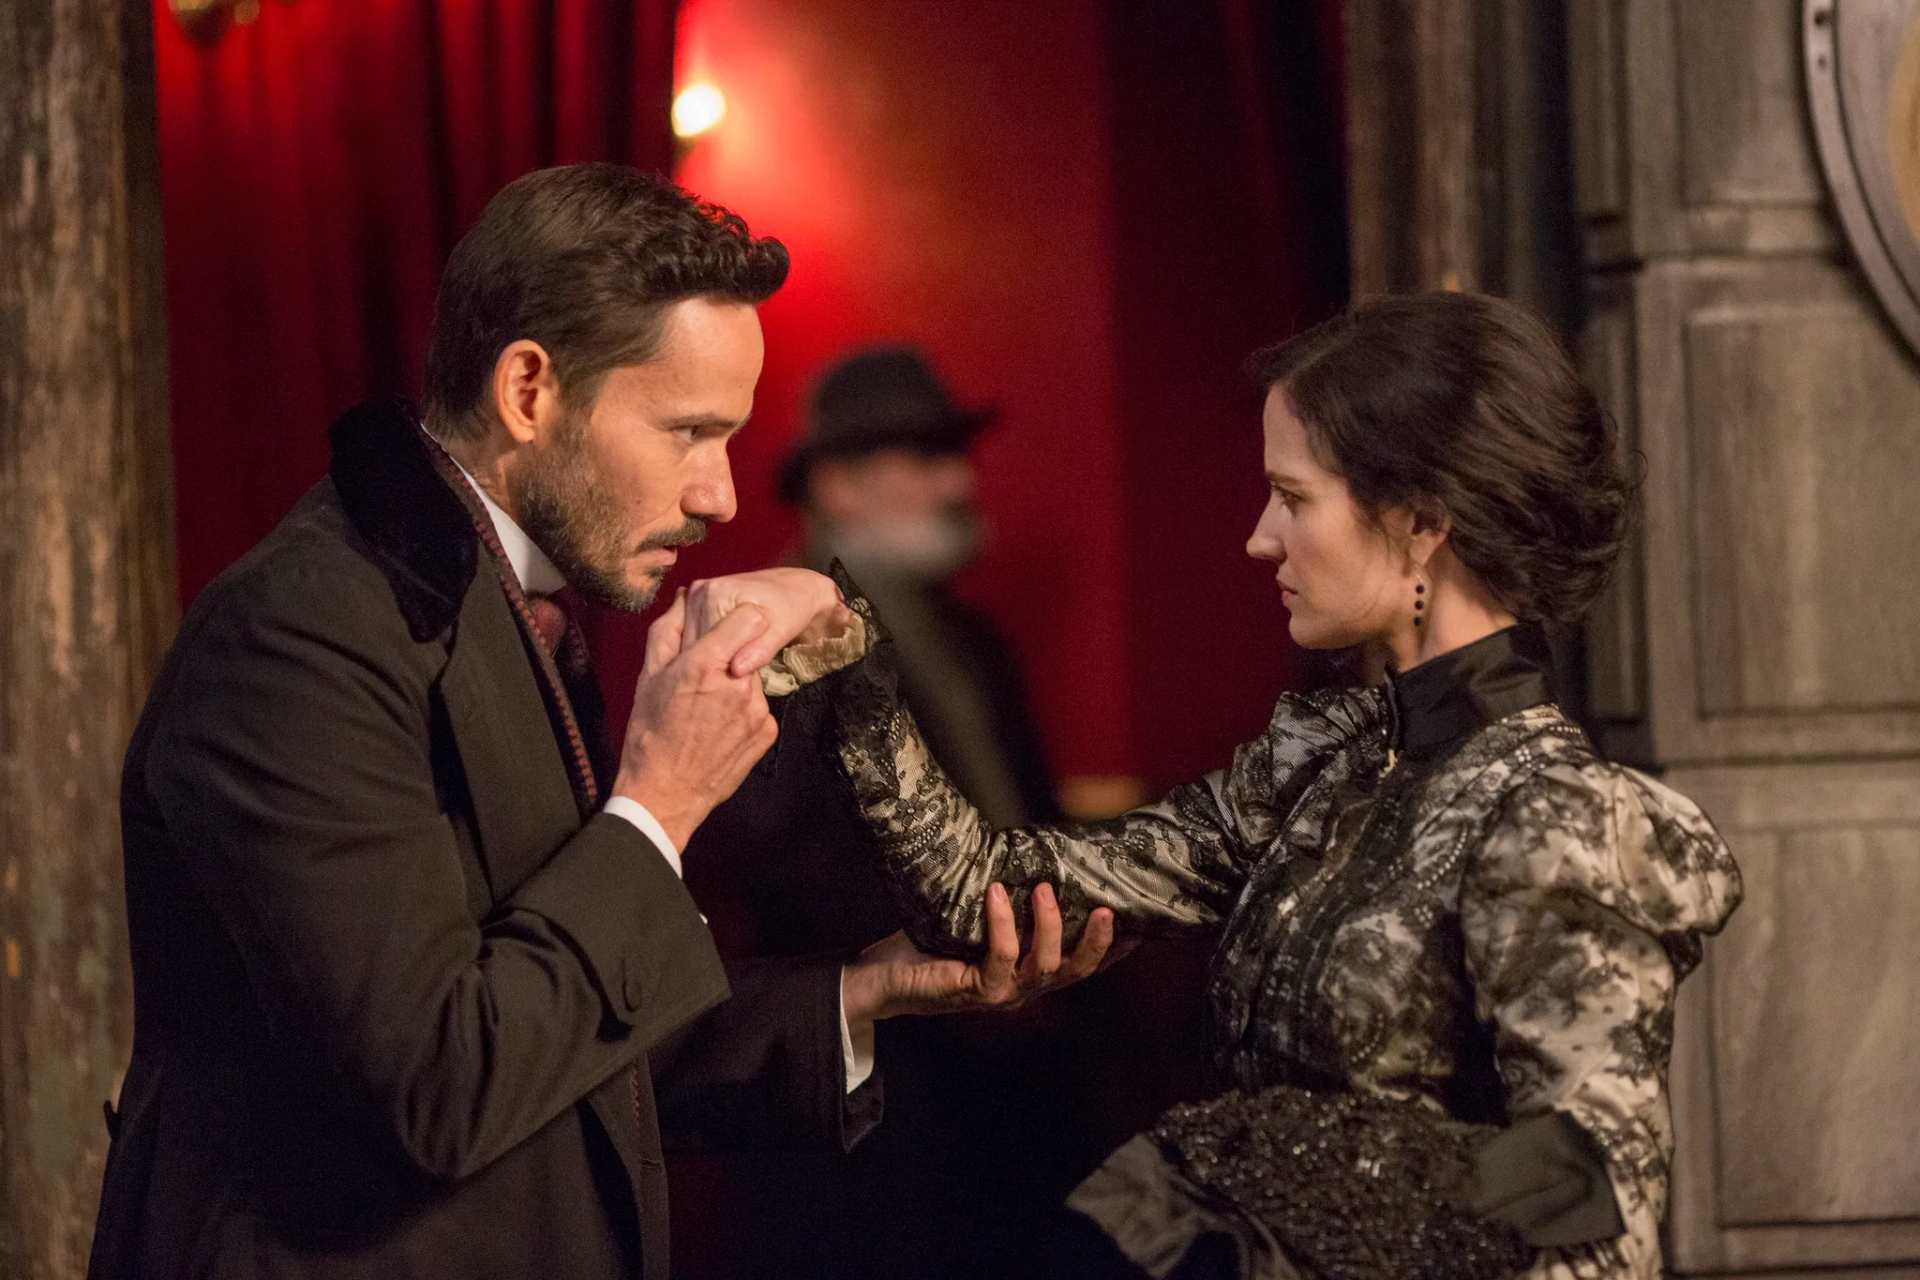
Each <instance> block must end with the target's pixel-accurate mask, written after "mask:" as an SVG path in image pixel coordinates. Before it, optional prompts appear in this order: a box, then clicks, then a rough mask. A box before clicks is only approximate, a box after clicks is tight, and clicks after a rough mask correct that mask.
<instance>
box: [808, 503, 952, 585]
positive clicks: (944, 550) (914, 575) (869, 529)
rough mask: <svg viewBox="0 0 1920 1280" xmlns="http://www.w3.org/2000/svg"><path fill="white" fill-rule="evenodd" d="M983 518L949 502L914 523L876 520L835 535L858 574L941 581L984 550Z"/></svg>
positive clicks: (838, 550)
mask: <svg viewBox="0 0 1920 1280" xmlns="http://www.w3.org/2000/svg"><path fill="white" fill-rule="evenodd" d="M980 541H981V528H980V516H979V514H978V513H977V512H976V510H975V509H974V507H973V504H972V503H967V502H956V503H949V504H948V505H946V506H943V507H941V508H939V509H938V510H936V511H932V512H929V513H928V514H927V515H925V516H923V517H920V518H919V519H914V520H875V521H870V522H867V523H864V524H860V525H851V526H846V527H843V528H840V529H836V530H835V531H834V536H833V542H834V547H835V550H836V551H837V552H838V554H840V555H841V556H843V557H845V558H846V561H847V564H848V565H849V566H850V567H853V568H854V569H855V572H856V573H857V572H858V571H859V570H861V569H864V570H866V571H867V572H869V573H879V574H885V575H886V576H888V577H891V578H905V579H909V580H912V581H915V582H938V581H940V580H942V579H944V578H946V577H948V576H950V575H951V574H953V573H955V572H957V571H958V570H959V569H960V568H961V567H962V566H963V565H965V564H966V563H967V562H968V561H969V560H971V559H973V557H974V556H975V555H976V554H977V553H978V552H979V550H980Z"/></svg>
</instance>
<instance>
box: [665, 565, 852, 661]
mask: <svg viewBox="0 0 1920 1280" xmlns="http://www.w3.org/2000/svg"><path fill="white" fill-rule="evenodd" d="M748 604H750V605H754V606H755V607H757V608H758V609H759V610H760V611H761V612H762V613H764V614H766V615H767V623H768V625H767V628H766V630H765V631H762V632H760V633H759V634H758V635H756V636H755V637H753V638H752V639H750V640H748V641H747V642H746V643H745V644H744V645H742V646H741V648H740V649H739V651H738V652H736V653H735V654H734V655H733V659H732V662H731V664H730V666H729V667H728V672H729V674H731V675H734V676H744V675H751V674H752V673H753V672H755V671H758V670H759V669H760V668H761V667H764V666H766V665H767V663H769V662H771V661H773V657H774V655H775V654H777V653H779V652H780V651H781V650H782V649H784V648H786V647H787V646H788V645H790V644H793V643H795V642H798V643H801V644H808V643H812V642H813V641H816V640H826V639H831V638H833V637H835V636H841V635H845V634H846V632H847V629H848V628H849V627H851V626H852V625H853V611H852V610H851V609H849V608H847V605H846V602H845V601H844V600H842V599H841V598H840V588H839V587H837V586H835V585H834V583H833V579H831V578H829V577H827V576H826V575H825V574H819V573H815V572H814V571H813V570H811V569H761V570H759V571H757V572H754V573H735V574H729V575H728V576H727V577H724V578H706V579H703V580H701V581H699V582H696V583H694V584H693V586H692V587H691V588H689V589H688V591H687V612H686V625H685V633H684V635H683V636H682V639H681V644H682V646H683V647H684V646H692V645H695V644H697V643H699V641H700V638H701V637H702V636H705V635H706V634H707V633H708V632H710V631H712V630H713V629H714V628H715V627H718V626H719V625H720V622H721V620H722V619H724V618H725V617H726V616H727V615H728V614H730V613H732V612H733V611H734V610H735V609H738V608H739V607H740V606H742V605H748Z"/></svg>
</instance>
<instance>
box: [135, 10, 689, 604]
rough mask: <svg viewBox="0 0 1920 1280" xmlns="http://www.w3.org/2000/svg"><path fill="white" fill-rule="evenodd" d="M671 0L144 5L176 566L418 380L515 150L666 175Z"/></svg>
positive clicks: (193, 566)
mask: <svg viewBox="0 0 1920 1280" xmlns="http://www.w3.org/2000/svg"><path fill="white" fill-rule="evenodd" d="M674 7H675V6H674V3H673V0H267V3H266V4H264V5H263V6H261V11H260V15H259V17H258V19H257V20H255V21H254V22H252V23H250V24H248V25H245V26H232V27H230V28H229V29H228V30H227V31H226V32H225V33H224V34H223V35H222V36H221V37H220V38H219V39H218V40H217V41H216V42H215V43H213V44H211V45H201V44H198V43H195V42H194V41H193V40H191V39H189V38H188V37H187V35H186V33H185V32H183V31H182V30H181V28H180V26H179V24H178V23H176V22H175V20H174V18H173V16H172V14H171V13H170V12H169V10H168V6H167V3H166V0H154V22H155V28H156V32H157V49H156V54H157V64H158V65H157V71H158V80H159V98H160V147H161V187H162V205H163V220H164V224H165V232H166V253H167V289H168V308H167V310H168V338H169V341H170V343H171V370H172V379H173V385H172V408H173V434H174V454H175V466H174V473H175V477H176V486H177V488H176V494H177V498H178V503H177V509H178V517H177V519H178V533H179V547H180V584H181V590H182V597H183V598H184V599H191V598H192V596H193V595H194V594H195V593H196V592H198V591H199V590H200V588H201V587H203V586H204V585H205V584H206V583H207V581H208V580H209V579H210V578H212V577H213V576H214V575H215V574H216V573H218V572H219V571H220V570H221V569H222V568H224V567H225V566H226V565H227V564H229V563H230V562H232V561H233V560H234V559H235V558H236V557H238V556H239V555H241V554H242V553H243V552H245V551H246V549H247V548H248V547H250V546H252V545H253V544H254V543H255V542H256V541H258V540H259V539H260V538H261V537H262V536H263V535H265V533H266V532H267V531H268V530H269V529H271V528H272V527H273V525H274V523H275V522H276V521H277V520H278V519H279V518H280V517H281V516H282V515H283V514H285V512H286V510H287V508H288V507H289V506H291V505H292V503H293V501H294V499H295V498H297V497H298V496H299V495H300V493H301V492H303V491H304V490H305V489H306V488H307V486H309V485H310V484H312V483H313V481H314V480H316V479H317V478H318V477H319V476H320V475H321V474H322V473H323V472H324V471H325V469H326V460H327V445H326V424H327V423H328V421H330V420H331V418H332V417H333V415H335V414H336V413H338V412H339V411H340V410H342V409H344V408H345V407H347V406H348V405H350V404H353V403H354V402H355V401H357V400H360V399H362V398H363V397H365V396H367V395H369V394H372V393H374V392H379V391H399V392H402V393H405V394H408V395H416V396H417V394H418V390H419V380H420V374H421V368H422V364H423V361H424V359H425V353H426V338H427V330H428V326H429V323H430V321H431V319H432V314H433V296H434V288H435V285H436V283H437V281H438V279H439V275H440V268H441V264H442V263H443V262H444V261H445V259H446V255H447V253H448V252H449V251H450V250H451V249H452V248H453V245H454V242H455V241H456V240H457V239H458V238H459V236H460V233H461V232H462V231H463V230H465V228H466V227H467V226H468V225H469V224H470V223H471V222H472V221H473V219H474V218H475V217H476V216H477V215H478V213H479V211H480V208H481V206H482V205H484V204H485V203H486V200H487V198H488V197H489V196H491V195H492V194H493V193H494V192H495V191H497V190H498V189H499V188H500V186H501V185H502V184H504V183H506V182H508V181H509V180H511V179H513V178H514V177H517V176H518V175H520V174H522V173H525V172H526V171H527V170H529V169H534V168H538V167H540V166H543V165H549V164H564V163H570V162H573V161H579V160H619V161H623V162H626V163H629V164H635V165H639V166H641V167H644V168H651V169H658V170H665V169H667V168H668V167H669V166H670V165H671V164H672V160H673V138H672V134H671V132H670V130H669V127H668V122H667V113H668V107H669V104H670V101H671V94H672V76H673V26H674Z"/></svg>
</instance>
